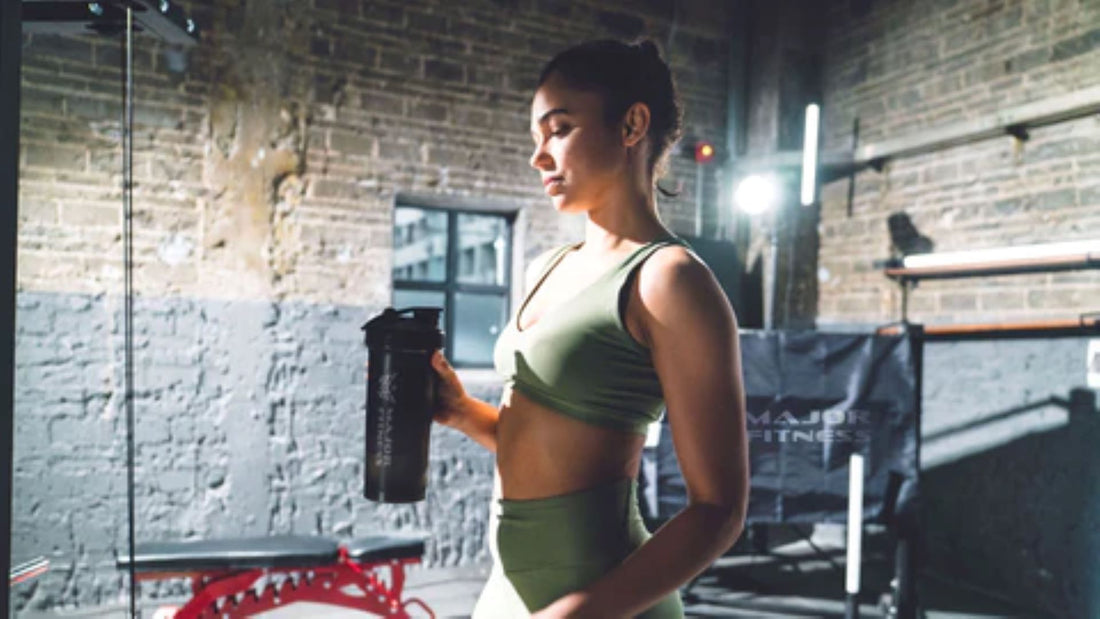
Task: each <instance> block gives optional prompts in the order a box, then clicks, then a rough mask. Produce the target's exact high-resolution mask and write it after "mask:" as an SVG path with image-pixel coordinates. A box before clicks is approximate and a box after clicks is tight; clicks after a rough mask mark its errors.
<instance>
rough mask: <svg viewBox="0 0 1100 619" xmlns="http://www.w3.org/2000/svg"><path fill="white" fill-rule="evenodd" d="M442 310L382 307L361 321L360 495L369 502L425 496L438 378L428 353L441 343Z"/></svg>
mask: <svg viewBox="0 0 1100 619" xmlns="http://www.w3.org/2000/svg"><path fill="white" fill-rule="evenodd" d="M442 311H443V310H442V309H440V308H437V307H409V308H405V309H402V310H395V309H394V308H392V307H387V308H386V309H385V310H384V311H383V312H382V313H381V314H380V315H378V316H376V317H374V318H372V319H371V320H370V321H368V322H367V324H365V325H363V330H364V331H366V344H367V348H368V349H369V363H368V376H367V441H366V452H367V457H366V464H365V466H364V486H363V494H364V496H366V497H367V498H368V499H370V500H372V501H380V502H382V503H411V502H413V501H420V500H423V498H424V489H425V487H426V486H427V483H428V438H429V436H430V434H431V425H432V414H433V412H434V410H435V388H436V382H437V376H436V373H435V370H434V369H433V368H432V366H431V357H432V354H433V353H434V352H435V351H436V350H437V349H439V348H442V347H443V332H442V331H440V329H439V315H440V313H442Z"/></svg>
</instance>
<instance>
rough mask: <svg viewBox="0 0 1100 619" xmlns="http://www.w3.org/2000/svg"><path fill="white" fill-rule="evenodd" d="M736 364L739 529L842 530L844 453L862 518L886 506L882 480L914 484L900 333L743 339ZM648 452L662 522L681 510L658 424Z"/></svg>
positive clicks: (671, 456)
mask: <svg viewBox="0 0 1100 619" xmlns="http://www.w3.org/2000/svg"><path fill="white" fill-rule="evenodd" d="M741 356H742V365H743V368H744V376H745V393H746V401H747V413H748V417H747V420H746V422H747V427H748V434H749V460H750V464H751V467H752V468H751V479H752V489H751V492H750V494H749V512H748V522H750V523H754V522H755V523H769V522H770V523H776V522H807V523H808V522H844V521H845V520H846V518H847V504H848V461H849V456H850V455H851V454H853V453H855V454H860V455H862V456H863V458H864V475H865V477H864V502H863V508H864V517H865V518H871V517H874V516H876V515H878V514H879V513H880V512H881V510H882V509H883V508H884V507H886V508H887V509H890V508H891V507H892V506H885V505H884V498H885V497H886V496H887V494H888V490H887V485H888V483H889V482H890V478H891V472H893V473H895V476H894V477H895V478H899V477H900V479H902V480H906V479H907V480H915V479H916V476H917V470H918V463H917V448H918V427H919V425H918V418H919V407H920V400H919V397H918V396H919V394H918V393H917V367H916V364H915V363H914V359H913V348H912V346H911V345H910V336H909V335H908V334H902V335H889V336H883V335H872V334H859V333H822V332H816V331H766V332H765V331H743V332H742V334H741ZM656 453H657V455H656V478H657V488H656V490H657V492H656V499H657V509H656V511H657V514H656V515H657V518H658V519H659V520H665V519H668V518H670V517H671V516H673V515H674V514H675V513H676V512H677V511H679V510H680V509H682V508H683V507H684V505H685V504H686V495H685V491H684V481H683V478H682V477H681V476H680V470H679V467H678V466H677V463H676V455H675V452H674V451H673V447H672V439H671V435H670V433H669V428H668V425H667V416H666V420H665V421H664V422H662V428H661V438H660V441H659V443H658V445H657V448H656ZM896 481H897V479H895V485H896Z"/></svg>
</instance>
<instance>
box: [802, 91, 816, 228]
mask: <svg viewBox="0 0 1100 619" xmlns="http://www.w3.org/2000/svg"><path fill="white" fill-rule="evenodd" d="M820 117H821V109H820V108H819V107H818V105H817V104H816V103H811V104H809V105H807V106H806V127H805V130H804V131H803V133H802V206H809V205H811V204H813V203H814V198H815V197H816V196H815V195H814V194H815V193H817V191H816V190H817V129H818V124H819V122H820Z"/></svg>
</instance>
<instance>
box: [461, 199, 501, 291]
mask: <svg viewBox="0 0 1100 619" xmlns="http://www.w3.org/2000/svg"><path fill="white" fill-rule="evenodd" d="M507 231H508V222H506V221H505V220H504V218H503V217H500V216H498V215H470V214H463V215H459V216H458V247H459V251H458V281H459V282H462V283H463V284H491V285H496V286H503V285H504V282H505V277H504V276H505V273H506V272H507V266H506V265H505V264H504V261H505V259H506V258H507V256H508V252H507V251H506V250H507V246H506V243H507V242H508V236H507Z"/></svg>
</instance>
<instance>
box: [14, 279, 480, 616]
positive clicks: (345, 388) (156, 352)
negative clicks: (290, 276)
mask: <svg viewBox="0 0 1100 619" xmlns="http://www.w3.org/2000/svg"><path fill="white" fill-rule="evenodd" d="M121 311H122V310H121V306H120V303H119V299H118V298H116V297H113V296H105V295H99V296H87V295H63V294H54V293H27V292H25V293H22V294H21V295H20V296H19V311H18V318H17V320H18V323H17V348H16V362H17V373H16V385H17V393H16V408H15V420H16V421H15V423H16V434H15V462H16V466H15V475H14V488H15V497H14V515H13V516H14V517H13V522H14V523H15V524H14V527H15V529H14V531H13V539H12V541H13V555H12V556H13V558H14V559H16V560H19V559H26V558H30V557H33V556H36V555H39V554H43V555H46V556H48V557H49V558H50V559H51V563H52V565H51V570H50V572H49V573H47V574H46V575H45V576H43V577H41V578H40V579H38V580H37V581H35V582H34V584H33V585H30V586H24V587H20V588H17V589H16V593H17V594H18V595H19V598H18V599H17V603H18V605H19V606H20V607H51V606H55V605H58V604H71V603H73V602H78V601H79V602H90V601H96V602H103V601H107V600H112V599H114V598H115V597H117V596H118V595H119V594H120V592H121V591H122V587H123V584H124V579H123V578H122V575H121V574H120V573H119V572H118V571H117V570H116V569H115V567H114V562H113V557H114V555H115V554H116V553H124V552H126V548H127V546H126V467H125V460H126V442H125V427H126V425H125V411H124V408H123V392H122V368H123V364H122V355H123V350H122V335H121V324H122V323H121V317H122V314H121ZM135 314H136V316H135V323H136V334H135V347H136V351H135V358H136V364H135V365H136V376H135V387H136V391H135V402H134V408H135V418H136V420H137V423H136V435H135V439H136V447H137V449H136V485H135V493H136V504H137V538H138V539H139V540H161V539H164V540H166V539H188V538H210V537H239V536H263V535H268V534H275V533H279V534H286V533H297V534H306V535H309V534H316V535H328V536H334V537H338V538H343V539H347V538H353V537H357V536H365V535H369V534H373V533H378V532H387V531H407V530H417V531H424V532H427V533H429V534H430V535H431V540H430V541H429V544H428V550H427V553H426V556H425V560H426V562H427V563H428V564H430V565H457V564H460V563H470V562H477V561H485V560H487V558H488V554H487V549H486V547H485V545H484V536H485V525H486V520H487V517H488V505H489V494H490V492H491V479H492V466H493V461H492V457H491V454H489V453H488V452H487V451H485V450H484V449H482V448H481V447H480V446H477V445H476V444H474V443H472V442H471V441H469V440H468V439H467V438H466V437H464V436H462V435H460V434H458V433H456V432H453V431H451V430H449V429H446V428H436V429H435V431H434V432H433V437H432V452H431V479H430V485H429V492H428V495H427V498H426V500H425V501H423V502H421V503H417V504H414V505H380V504H375V503H371V502H369V501H367V500H366V499H364V498H363V497H362V464H363V449H364V448H363V442H364V441H363V434H364V411H363V407H364V402H365V384H364V382H365V381H364V373H363V367H364V362H365V360H366V350H365V348H364V346H363V344H362V338H361V333H360V331H359V327H360V325H361V324H362V323H363V322H364V321H365V320H366V318H367V317H368V316H369V315H371V312H370V311H367V310H364V309H362V308H349V307H340V306H312V305H308V304H302V303H260V302H224V301H207V300H199V299H163V298H161V299H157V298H139V299H138V300H137V303H136V307H135ZM478 395H479V396H481V397H483V398H485V399H489V400H494V399H496V397H498V396H497V394H494V393H492V390H491V389H488V390H486V389H483V390H482V392H481V393H479V394H478ZM487 480H488V481H487ZM179 586H182V585H178V586H176V587H175V588H172V587H168V588H165V587H159V588H156V589H155V590H158V591H160V592H161V593H164V592H171V591H175V592H177V593H178V592H179V591H178V589H179Z"/></svg>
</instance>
